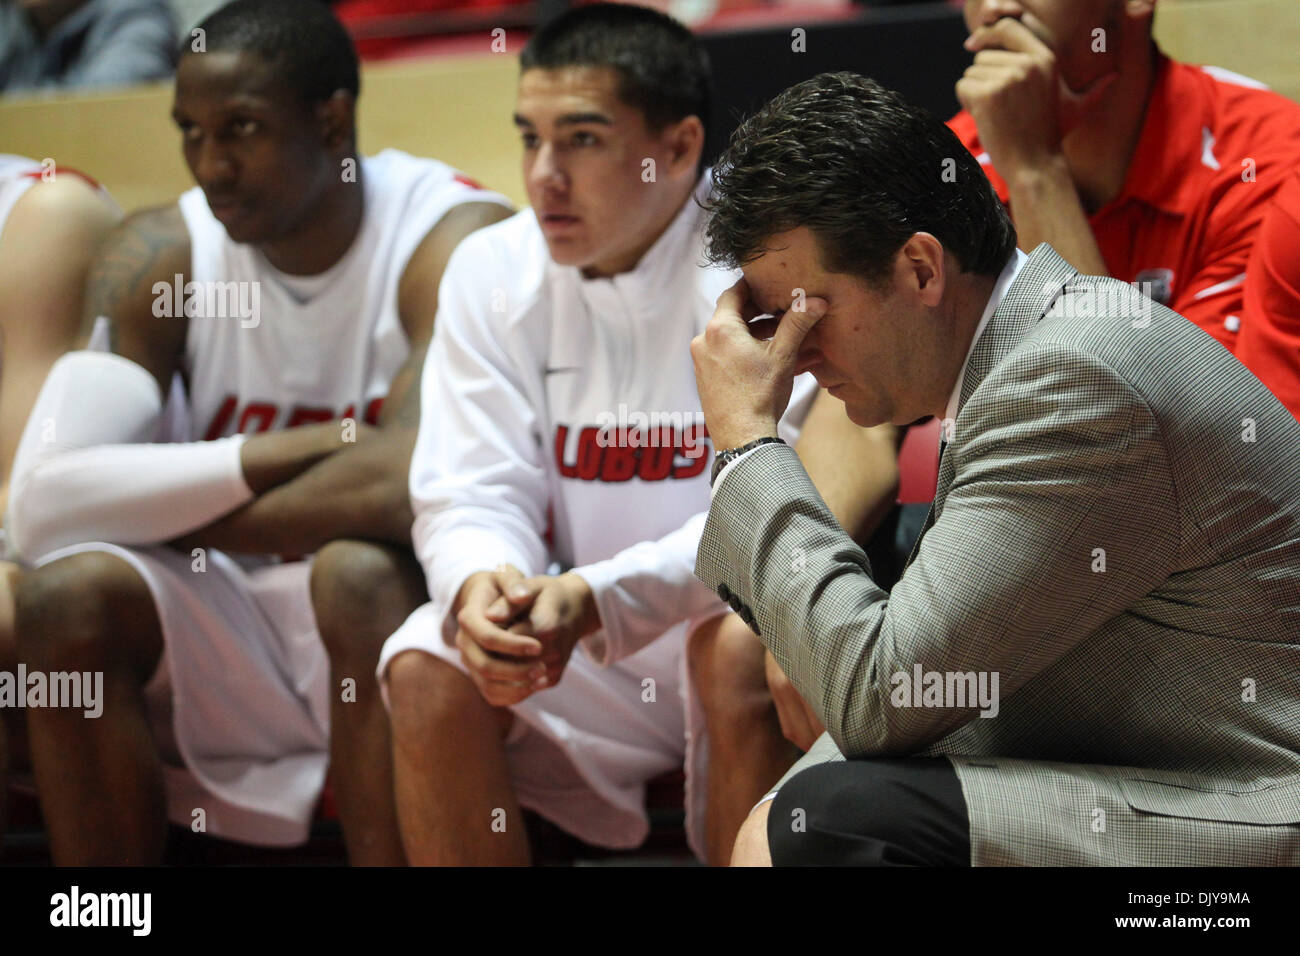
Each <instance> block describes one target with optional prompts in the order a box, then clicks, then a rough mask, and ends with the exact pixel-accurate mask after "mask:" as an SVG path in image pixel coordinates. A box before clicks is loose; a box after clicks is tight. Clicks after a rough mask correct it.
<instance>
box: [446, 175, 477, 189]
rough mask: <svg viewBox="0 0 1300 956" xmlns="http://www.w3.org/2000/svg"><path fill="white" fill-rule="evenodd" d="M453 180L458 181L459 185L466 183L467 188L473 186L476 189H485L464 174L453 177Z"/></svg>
mask: <svg viewBox="0 0 1300 956" xmlns="http://www.w3.org/2000/svg"><path fill="white" fill-rule="evenodd" d="M452 179H454V180H456V182H458V183H464V184H465V185H466V186H472V187H474V188H475V189H482V188H483V187H482V186H480V185H479V184H478V183H477V182H475V181H474V180H472V179H470V178H469V177H468V176H466V175H465V174H464V173H457V174H456V175H455V176H453V177H452Z"/></svg>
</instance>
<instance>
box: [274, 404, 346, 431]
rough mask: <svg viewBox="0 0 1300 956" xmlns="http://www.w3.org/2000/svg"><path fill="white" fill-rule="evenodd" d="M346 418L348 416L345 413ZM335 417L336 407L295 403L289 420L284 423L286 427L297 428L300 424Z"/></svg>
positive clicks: (328, 419) (326, 420)
mask: <svg viewBox="0 0 1300 956" xmlns="http://www.w3.org/2000/svg"><path fill="white" fill-rule="evenodd" d="M343 417H344V418H347V417H348V416H346V415H344V416H343ZM333 418H334V409H332V408H320V407H316V408H313V407H311V406H310V405H295V406H294V407H293V411H292V412H290V413H289V420H288V421H287V422H285V423H284V427H285V428H297V427H298V426H299V425H307V424H310V423H314V422H328V421H330V420H331V419H333Z"/></svg>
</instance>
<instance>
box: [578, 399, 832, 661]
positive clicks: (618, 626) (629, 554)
mask: <svg viewBox="0 0 1300 956" xmlns="http://www.w3.org/2000/svg"><path fill="white" fill-rule="evenodd" d="M816 397H817V381H816V379H814V378H813V377H812V376H811V375H807V374H805V375H801V376H799V378H798V379H796V380H795V384H794V389H793V391H792V392H791V395H790V404H789V405H788V406H787V408H786V412H785V415H783V416H782V418H781V422H780V425H779V428H778V430H779V431H780V434H781V437H782V438H783V439H785V441H786V442H787V443H788V444H790V445H793V444H794V443H795V442H796V441H797V440H798V438H799V432H800V430H801V428H802V427H803V421H804V418H806V417H807V415H808V411H809V409H810V408H811V407H812V403H813V399H815V398H816ZM708 514H709V513H708V512H707V511H701V512H700V513H699V514H696V515H694V516H692V517H691V518H690V519H689V520H688V521H687V522H686V523H685V524H684V525H682V526H681V527H680V528H678V529H676V530H675V531H671V532H669V533H668V534H666V535H664V536H663V537H662V538H660V539H659V540H657V541H642V542H639V543H637V544H634V545H632V546H631V547H630V548H624V549H623V550H622V551H620V552H619V553H618V554H616V555H614V556H613V557H611V558H607V559H606V560H604V561H596V562H594V563H592V564H588V565H584V566H582V567H579V568H574V569H573V570H574V573H575V574H578V575H581V577H582V578H583V580H585V581H586V582H587V584H588V585H590V586H591V590H592V593H593V594H594V596H595V599H596V607H597V609H598V610H599V611H600V621H601V628H600V630H598V631H596V632H595V633H594V634H591V635H589V636H588V637H586V638H584V639H583V642H582V644H583V647H584V648H585V649H586V651H587V653H588V654H589V655H590V656H591V658H592V660H594V661H595V662H596V663H598V664H601V665H609V664H613V663H615V662H616V661H620V660H622V659H623V658H625V657H628V656H630V655H632V654H635V653H636V652H637V651H639V650H641V649H642V648H643V647H645V646H646V645H647V644H649V643H650V642H651V641H653V640H655V638H657V637H658V636H659V635H660V634H663V633H664V632H665V631H666V630H668V629H669V628H670V627H672V626H673V625H674V624H677V623H678V622H680V621H686V620H692V619H694V620H703V619H704V618H706V617H711V616H713V615H715V614H721V613H723V612H724V611H727V610H729V608H728V607H727V605H726V604H725V603H723V602H722V601H721V600H719V599H718V596H717V595H716V594H714V593H713V592H712V591H711V590H709V588H708V587H706V586H705V585H704V584H703V583H702V582H701V581H700V579H699V578H697V577H696V576H695V553H696V551H697V550H698V548H699V544H700V534H701V533H702V532H703V531H704V522H705V519H706V518H708Z"/></svg>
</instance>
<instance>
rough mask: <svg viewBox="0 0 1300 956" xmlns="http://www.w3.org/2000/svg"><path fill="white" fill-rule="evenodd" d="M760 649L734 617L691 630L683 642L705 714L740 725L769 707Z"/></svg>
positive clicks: (744, 625) (755, 640)
mask: <svg viewBox="0 0 1300 956" xmlns="http://www.w3.org/2000/svg"><path fill="white" fill-rule="evenodd" d="M764 653H765V652H764V648H763V645H762V643H761V642H760V641H759V639H758V637H757V635H755V634H754V632H753V631H751V630H750V629H749V627H748V625H746V624H745V622H744V621H742V620H741V619H740V618H739V617H738V616H737V615H735V614H728V615H726V616H724V617H722V618H720V619H718V620H717V621H716V622H715V621H710V622H708V623H706V624H704V625H702V626H701V627H698V628H696V629H695V631H694V632H692V633H691V635H690V636H689V637H688V639H687V645H686V655H687V664H688V666H689V668H690V673H691V681H692V683H693V684H694V686H695V690H696V693H697V694H699V697H700V702H701V703H702V705H703V706H704V709H705V711H706V713H709V714H710V715H711V716H713V717H715V718H723V719H729V720H734V721H737V722H743V721H747V720H753V719H759V718H761V717H763V716H765V715H766V714H767V713H768V711H770V710H771V709H772V707H773V704H772V696H771V694H770V693H769V692H768V689H767V679H766V677H765V676H764V673H763V659H764Z"/></svg>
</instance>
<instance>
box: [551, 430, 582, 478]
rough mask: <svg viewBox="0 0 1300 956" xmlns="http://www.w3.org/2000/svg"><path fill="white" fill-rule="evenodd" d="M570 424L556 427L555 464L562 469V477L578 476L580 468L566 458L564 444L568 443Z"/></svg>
mask: <svg viewBox="0 0 1300 956" xmlns="http://www.w3.org/2000/svg"><path fill="white" fill-rule="evenodd" d="M568 440H569V426H568V425H557V426H556V427H555V466H556V467H557V468H559V469H560V477H561V478H577V477H578V469H577V468H576V467H575V466H573V465H570V464H568V463H567V462H566V461H565V460H564V446H565V445H567V444H568Z"/></svg>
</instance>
